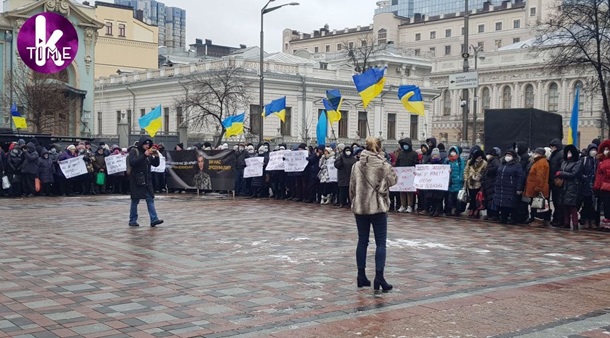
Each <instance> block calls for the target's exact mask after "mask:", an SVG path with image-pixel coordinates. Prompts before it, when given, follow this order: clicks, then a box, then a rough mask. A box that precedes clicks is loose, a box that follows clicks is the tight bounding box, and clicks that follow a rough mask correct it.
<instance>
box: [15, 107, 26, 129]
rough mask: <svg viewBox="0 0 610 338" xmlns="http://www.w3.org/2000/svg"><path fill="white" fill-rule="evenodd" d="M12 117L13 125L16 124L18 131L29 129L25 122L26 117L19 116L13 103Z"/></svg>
mask: <svg viewBox="0 0 610 338" xmlns="http://www.w3.org/2000/svg"><path fill="white" fill-rule="evenodd" d="M11 117H12V118H13V123H14V124H15V128H17V129H28V123H27V121H26V120H25V117H23V116H21V114H19V111H18V110H17V105H16V104H14V103H13V105H12V106H11Z"/></svg>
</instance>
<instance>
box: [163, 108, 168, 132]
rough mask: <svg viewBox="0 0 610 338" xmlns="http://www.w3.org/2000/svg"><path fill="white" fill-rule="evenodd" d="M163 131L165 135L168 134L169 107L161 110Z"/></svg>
mask: <svg viewBox="0 0 610 338" xmlns="http://www.w3.org/2000/svg"><path fill="white" fill-rule="evenodd" d="M163 131H164V132H165V135H167V133H169V107H164V108H163Z"/></svg>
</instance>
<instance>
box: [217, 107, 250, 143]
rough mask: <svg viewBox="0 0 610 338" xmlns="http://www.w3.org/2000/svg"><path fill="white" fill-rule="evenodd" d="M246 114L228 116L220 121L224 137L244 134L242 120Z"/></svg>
mask: <svg viewBox="0 0 610 338" xmlns="http://www.w3.org/2000/svg"><path fill="white" fill-rule="evenodd" d="M245 119H246V113H245V112H244V113H241V114H239V115H234V116H229V117H227V118H226V119H224V121H222V126H223V127H225V137H231V136H237V135H240V134H243V132H244V120H245Z"/></svg>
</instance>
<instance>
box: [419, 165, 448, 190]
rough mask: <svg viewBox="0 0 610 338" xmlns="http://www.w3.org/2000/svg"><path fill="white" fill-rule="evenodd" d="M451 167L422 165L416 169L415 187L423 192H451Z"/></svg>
mask: <svg viewBox="0 0 610 338" xmlns="http://www.w3.org/2000/svg"><path fill="white" fill-rule="evenodd" d="M450 172H451V169H450V166H449V165H447V164H444V165H430V164H420V165H417V166H416V167H415V180H414V182H413V185H415V188H417V189H421V190H444V191H447V190H449V178H450V175H451V173H450Z"/></svg>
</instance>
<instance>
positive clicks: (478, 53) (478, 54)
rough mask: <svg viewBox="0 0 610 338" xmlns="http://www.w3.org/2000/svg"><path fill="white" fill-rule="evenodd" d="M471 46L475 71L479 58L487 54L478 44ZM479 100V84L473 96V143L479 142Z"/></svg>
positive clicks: (482, 58) (483, 58)
mask: <svg viewBox="0 0 610 338" xmlns="http://www.w3.org/2000/svg"><path fill="white" fill-rule="evenodd" d="M470 47H472V50H473V51H474V71H475V72H476V71H477V66H478V62H477V61H478V60H479V59H481V61H483V60H485V55H484V54H483V53H482V52H483V48H480V47H478V46H474V45H470ZM477 76H478V75H477ZM478 100H479V87H478V86H477V88H475V89H474V97H473V98H472V101H473V102H472V108H473V111H472V144H473V145H474V144H476V143H477V102H478Z"/></svg>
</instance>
